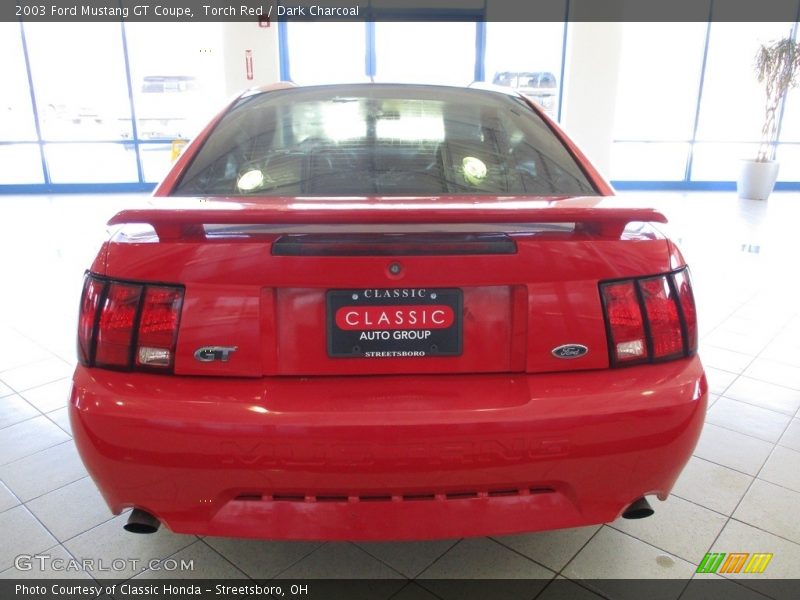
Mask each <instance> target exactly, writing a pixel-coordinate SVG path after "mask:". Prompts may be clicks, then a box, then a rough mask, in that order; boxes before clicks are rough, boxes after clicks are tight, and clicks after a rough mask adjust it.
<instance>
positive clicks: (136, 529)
mask: <svg viewBox="0 0 800 600" xmlns="http://www.w3.org/2000/svg"><path fill="white" fill-rule="evenodd" d="M160 526H161V521H159V520H158V519H156V518H155V517H154V516H153V515H151V514H150V513H149V512H145V511H143V510H139V509H138V508H134V509H133V511H131V514H130V516H129V517H128V522H127V523H125V525H124V526H123V527H124V529H125V531H130V532H131V533H155V532H156V531H158V528H159V527H160Z"/></svg>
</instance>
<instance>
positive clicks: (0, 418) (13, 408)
mask: <svg viewBox="0 0 800 600" xmlns="http://www.w3.org/2000/svg"><path fill="white" fill-rule="evenodd" d="M38 416H39V411H38V410H36V409H35V408H34V407H33V406H31V405H30V404H29V403H28V402H26V401H25V399H24V398H23V397H22V396H19V395H18V394H12V395H10V396H6V397H5V398H2V399H0V429H3V428H5V427H8V426H9V425H14V424H15V423H21V422H22V421H27V420H28V419H32V418H33V417H38Z"/></svg>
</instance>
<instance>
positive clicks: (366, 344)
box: [327, 288, 463, 358]
mask: <svg viewBox="0 0 800 600" xmlns="http://www.w3.org/2000/svg"><path fill="white" fill-rule="evenodd" d="M462 305H463V294H462V292H461V290H460V289H456V288H444V289H422V288H395V289H366V290H365V289H361V290H329V291H328V294H327V310H328V315H327V316H328V356H330V357H347V358H422V357H436V356H460V355H461V350H462V348H461V345H462V315H461V313H462Z"/></svg>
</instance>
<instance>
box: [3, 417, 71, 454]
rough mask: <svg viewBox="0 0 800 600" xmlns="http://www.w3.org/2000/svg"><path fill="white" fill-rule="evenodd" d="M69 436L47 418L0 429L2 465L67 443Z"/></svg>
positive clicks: (38, 418) (37, 418) (30, 420)
mask: <svg viewBox="0 0 800 600" xmlns="http://www.w3.org/2000/svg"><path fill="white" fill-rule="evenodd" d="M68 439H69V436H68V435H67V434H66V433H64V430H63V429H61V428H60V427H58V425H56V424H55V423H53V422H52V421H51V420H50V419H48V418H47V417H44V416H42V417H36V418H34V419H28V420H27V421H22V422H21V423H17V424H16V425H11V426H10V427H6V428H4V429H0V465H3V464H7V463H10V462H13V461H15V460H18V459H20V458H24V457H25V456H28V455H30V454H35V453H36V452H39V451H40V450H44V449H45V448H49V447H50V446H55V445H56V444H60V443H62V442H66V441H67V440H68Z"/></svg>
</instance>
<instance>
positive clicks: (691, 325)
mask: <svg viewBox="0 0 800 600" xmlns="http://www.w3.org/2000/svg"><path fill="white" fill-rule="evenodd" d="M672 280H673V281H674V283H675V289H676V290H677V292H678V301H679V302H680V305H681V313H683V322H684V323H685V324H686V346H687V350H688V352H689V354H694V353H695V352H697V309H696V308H695V304H694V294H693V293H692V280H691V277H690V276H689V269H688V268H687V269H683V270H682V271H678V272H677V273H675V274H674V275H673V276H672Z"/></svg>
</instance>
